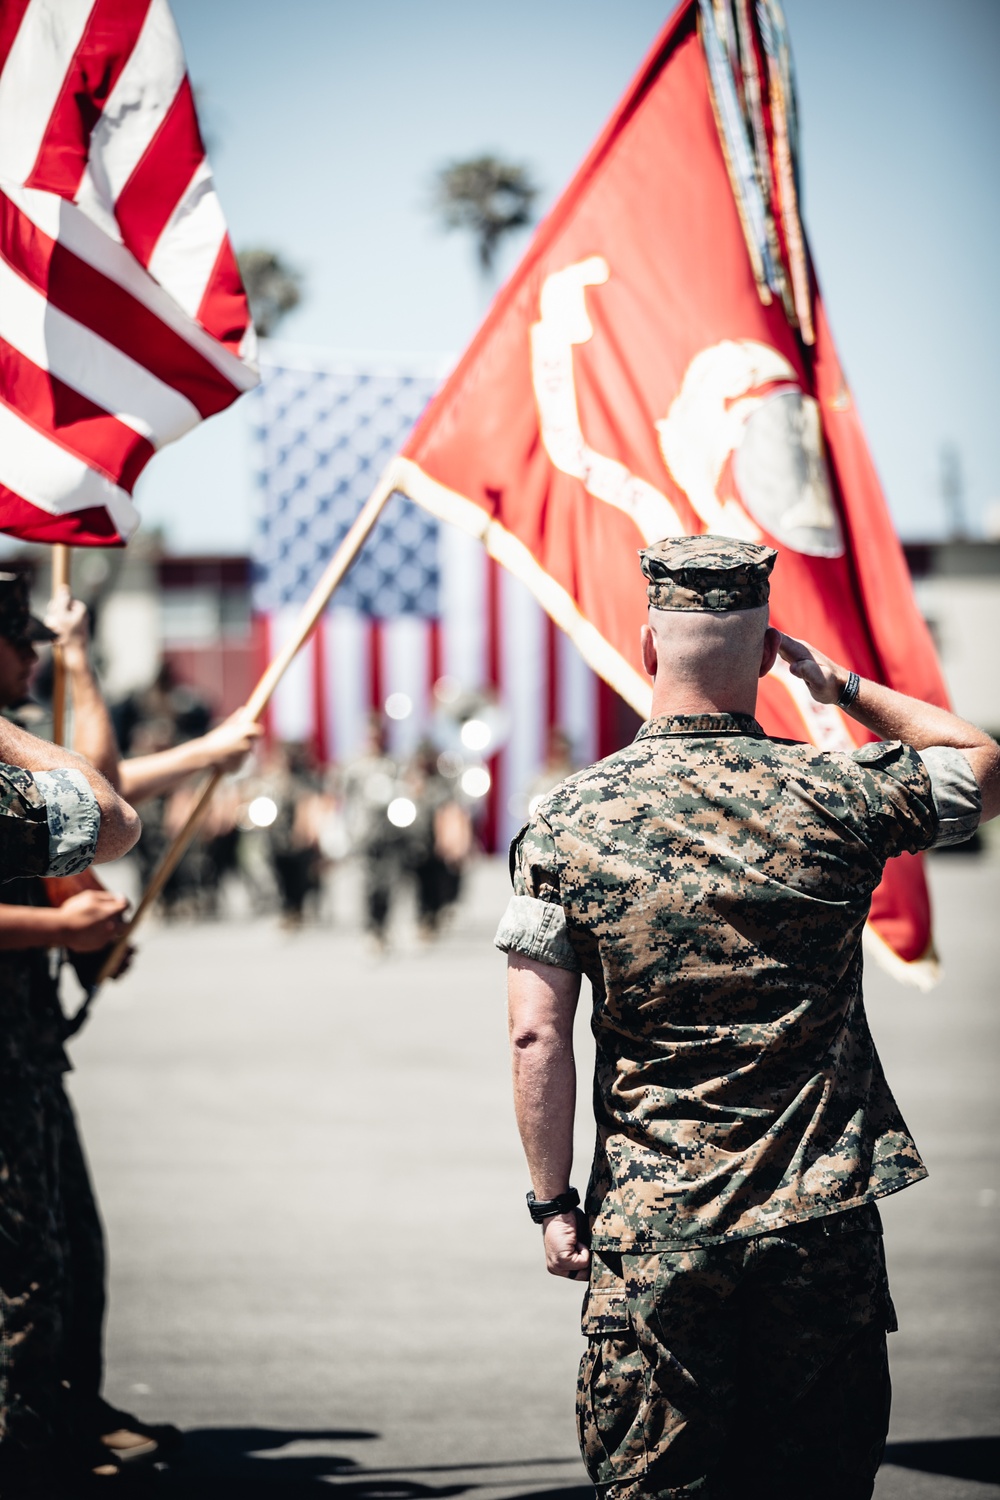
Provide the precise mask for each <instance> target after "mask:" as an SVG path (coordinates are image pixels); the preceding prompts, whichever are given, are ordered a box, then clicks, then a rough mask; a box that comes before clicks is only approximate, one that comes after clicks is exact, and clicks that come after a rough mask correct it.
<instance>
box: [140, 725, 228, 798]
mask: <svg viewBox="0 0 1000 1500" xmlns="http://www.w3.org/2000/svg"><path fill="white" fill-rule="evenodd" d="M211 765H212V757H211V753H210V751H209V750H207V749H206V747H205V742H204V738H202V739H197V740H187V741H185V743H184V744H183V745H173V746H172V747H171V748H170V749H169V750H158V751H157V752H156V753H155V754H153V755H136V756H134V757H133V758H132V759H131V760H123V761H122V762H121V764H120V766H119V768H118V774H119V779H120V783H121V789H122V796H123V797H126V798H127V799H128V801H129V802H145V801H147V800H148V799H149V798H150V797H164V796H166V795H167V793H168V792H172V791H173V790H174V789H175V787H177V786H179V785H180V783H181V782H182V781H184V780H185V778H186V777H188V776H192V775H194V773H195V772H196V771H204V770H207V769H208V768H209V767H210V766H211Z"/></svg>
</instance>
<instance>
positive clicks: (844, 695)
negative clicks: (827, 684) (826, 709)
mask: <svg viewBox="0 0 1000 1500" xmlns="http://www.w3.org/2000/svg"><path fill="white" fill-rule="evenodd" d="M860 691H861V678H860V677H859V676H858V674H857V672H850V673H848V677H847V681H846V682H845V683H844V686H843V689H842V691H841V694H840V697H839V698H838V699H837V707H838V708H850V706H851V704H852V703H853V702H854V700H855V698H856V697H857V696H858V693H859V692H860Z"/></svg>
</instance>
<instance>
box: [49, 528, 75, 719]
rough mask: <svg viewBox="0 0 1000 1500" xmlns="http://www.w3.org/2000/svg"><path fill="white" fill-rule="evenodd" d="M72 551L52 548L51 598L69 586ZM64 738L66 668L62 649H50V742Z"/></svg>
mask: <svg viewBox="0 0 1000 1500" xmlns="http://www.w3.org/2000/svg"><path fill="white" fill-rule="evenodd" d="M71 561H72V549H71V548H70V547H68V546H67V545H66V543H65V542H56V543H55V545H54V546H53V548H52V598H53V599H54V598H55V597H56V594H57V593H58V592H59V590H60V589H63V588H65V589H68V588H69V586H70V583H69V576H70V563H71ZM65 737H66V666H65V663H64V662H63V649H62V647H61V646H60V645H58V644H55V645H53V647H52V742H53V744H56V745H61V744H62V742H63V740H64V739H65Z"/></svg>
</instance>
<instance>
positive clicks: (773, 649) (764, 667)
mask: <svg viewBox="0 0 1000 1500" xmlns="http://www.w3.org/2000/svg"><path fill="white" fill-rule="evenodd" d="M780 645H781V631H780V630H775V628H774V626H773V625H769V626H768V627H767V629H766V630H765V632H764V649H763V650H762V651H761V654H760V671H759V672H758V673H757V676H758V677H766V676H767V674H768V672H770V670H771V668H772V667H773V666H774V664H775V662H776V661H777V660H778V647H779V646H780Z"/></svg>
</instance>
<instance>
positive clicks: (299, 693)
mask: <svg viewBox="0 0 1000 1500" xmlns="http://www.w3.org/2000/svg"><path fill="white" fill-rule="evenodd" d="M444 373H445V366H444V364H443V362H442V361H440V360H438V361H431V362H426V361H425V362H420V361H416V360H412V359H411V360H405V361H385V360H378V359H374V358H372V359H362V360H358V359H352V360H349V361H340V360H337V359H335V358H329V359H315V358H312V357H310V356H306V355H305V354H303V353H300V352H296V353H295V354H294V355H291V354H290V355H289V356H288V357H285V358H283V357H281V356H279V355H278V354H277V353H275V352H269V353H268V354H267V355H266V356H265V358H264V360H263V361H262V381H261V386H260V389H259V390H258V391H257V392H256V393H255V396H254V406H255V410H256V425H257V434H256V435H257V443H258V454H259V465H260V483H261V488H262V506H261V515H260V521H259V526H258V532H257V540H256V543H255V549H254V556H255V572H256V584H255V608H256V610H257V613H258V615H259V616H261V617H262V618H263V621H264V624H265V628H266V633H267V638H268V651H267V655H268V656H269V657H271V656H273V655H274V654H275V653H276V651H277V650H278V649H280V647H281V645H282V644H283V642H284V640H285V639H286V637H287V635H288V633H289V632H290V631H291V629H292V628H293V626H294V623H295V620H296V617H297V615H298V613H299V610H300V608H301V606H302V604H303V602H304V601H305V599H306V598H307V596H308V594H309V591H310V589H311V588H312V586H313V584H314V583H315V581H316V579H317V577H318V576H319V574H320V572H321V571H322V569H323V567H324V566H325V564H326V563H327V561H328V560H329V558H330V556H331V555H332V553H333V551H334V549H335V548H336V546H337V545H338V543H339V542H340V541H341V539H342V537H343V536H344V533H345V532H346V531H347V528H348V527H349V525H350V524H351V522H352V521H353V520H354V518H355V516H356V515H357V513H358V511H359V510H360V509H361V506H362V505H363V503H364V501H365V500H366V499H367V497H368V495H369V493H370V492H371V490H372V489H373V488H374V486H375V483H376V481H377V479H378V477H379V475H380V473H381V471H382V470H383V468H384V467H385V464H386V463H387V461H388V460H389V459H390V458H391V457H392V455H393V454H394V453H395V452H396V451H397V450H398V449H399V447H400V446H401V444H402V443H403V442H405V440H406V438H407V437H408V435H409V433H410V430H411V429H412V427H413V425H414V423H415V422H416V420H417V418H418V417H419V416H420V414H421V412H422V411H423V409H424V407H425V406H426V404H427V402H428V401H429V400H430V398H431V396H432V395H433V394H434V392H435V391H436V390H437V388H438V386H439V384H440V381H441V378H442V376H443V375H444ZM442 678H445V679H450V680H451V682H452V683H453V684H454V685H455V687H457V688H459V689H460V690H461V691H462V692H463V693H464V694H475V695H481V696H482V697H483V698H484V699H485V698H496V699H497V700H498V701H499V703H500V704H501V706H502V708H503V709H505V710H506V713H505V715H504V717H505V719H506V721H507V724H508V726H509V728H508V733H507V736H506V738H505V740H504V743H503V745H502V748H501V750H500V752H499V753H498V754H497V755H496V756H495V757H494V758H493V759H492V761H491V765H490V770H491V773H492V778H493V780H492V785H491V790H490V794H489V805H488V808H487V817H486V837H487V840H488V841H489V842H490V843H496V844H501V845H502V843H503V841H504V840H506V839H508V838H510V837H511V836H512V835H513V833H514V832H516V830H517V827H518V826H519V824H520V823H521V822H523V820H524V815H525V812H526V808H527V793H528V790H529V789H530V787H531V785H532V782H533V780H534V778H535V777H536V776H537V774H538V772H539V769H540V767H541V766H542V764H543V762H544V760H545V755H546V750H547V745H548V742H549V739H550V734H551V731H552V730H554V729H560V730H562V731H563V732H564V733H565V734H566V735H567V736H568V738H569V740H570V742H571V744H572V747H573V752H574V757H575V759H576V760H577V762H578V763H580V764H586V763H588V762H590V761H592V760H594V759H595V758H596V757H597V756H598V755H599V754H607V753H609V752H610V751H611V750H612V749H614V748H617V746H618V744H619V743H620V740H621V737H622V733H623V732H624V733H626V734H627V733H628V727H627V726H624V727H623V724H622V713H621V706H620V704H619V700H618V699H617V698H616V696H615V695H614V694H613V693H612V692H611V690H610V689H609V688H607V687H606V685H605V684H604V683H602V682H600V681H599V680H598V678H597V677H596V676H595V674H594V673H593V672H592V671H591V670H590V668H589V667H588V666H587V665H586V664H585V663H584V661H583V659H582V657H581V656H580V655H579V653H578V652H577V650H576V648H575V646H573V645H572V643H571V642H570V640H569V639H568V637H567V636H565V635H564V634H563V633H562V631H560V630H558V629H557V628H556V627H555V626H554V625H553V623H552V621H551V620H550V619H549V617H548V616H547V615H546V614H545V613H544V611H543V610H542V609H541V607H540V606H539V604H538V603H537V601H536V600H535V598H534V597H533V595H532V594H531V593H530V591H529V590H528V589H527V588H526V587H525V586H524V584H523V583H521V582H520V581H519V580H518V579H517V578H515V577H514V576H513V575H512V574H511V573H509V572H507V571H506V570H504V569H501V568H500V567H498V565H497V564H496V563H495V562H494V561H493V560H492V559H491V558H489V557H488V556H487V554H486V550H485V548H484V547H483V546H482V544H481V543H480V542H479V541H478V540H476V539H475V538H473V537H470V536H469V535H468V534H467V533H466V532H463V531H461V530H459V529H457V528H455V527H452V526H448V525H443V524H441V523H440V522H439V521H437V520H436V519H435V518H434V517H433V516H430V515H428V514H427V512H426V511H424V510H421V509H419V508H418V507H417V506H415V505H414V504H413V503H412V501H409V500H407V499H405V498H404V497H403V496H402V495H398V494H397V495H394V496H393V497H392V498H391V499H390V501H389V502H388V505H387V507H386V510H385V511H384V512H383V515H382V518H381V520H380V521H379V523H378V525H377V527H376V529H375V531H374V533H373V534H372V536H371V537H370V538H369V540H368V541H367V543H366V544H365V546H364V548H363V550H362V552H361V554H360V556H359V557H358V559H357V561H356V562H355V564H354V566H353V567H352V569H351V571H350V572H349V573H348V575H347V577H346V579H345V580H344V582H343V584H342V585H341V586H340V588H339V589H338V590H337V593H336V594H335V595H334V599H333V604H332V606H331V608H330V609H329V610H328V611H327V613H326V615H325V616H324V618H323V620H322V621H321V623H320V626H319V628H318V630H317V631H316V633H315V635H314V636H313V637H312V639H311V640H310V642H309V643H308V645H307V646H306V647H305V648H304V649H303V650H302V652H301V653H300V654H299V656H298V657H297V658H296V660H295V662H294V663H293V665H292V667H291V668H290V670H289V672H288V673H287V675H286V677H285V678H284V680H283V681H282V683H281V685H280V686H279V688H278V691H277V693H276V695H275V698H274V701H273V703H272V706H271V728H272V730H273V732H274V733H275V735H276V736H277V737H278V738H280V739H284V740H294V741H307V742H310V743H311V744H312V745H313V746H314V747H315V749H316V751H317V752H318V754H319V756H320V758H321V759H322V760H324V761H336V762H343V761H345V760H348V759H350V757H351V756H352V755H355V754H356V753H357V752H358V751H360V750H361V748H362V746H363V744H364V740H365V735H366V730H367V725H368V721H369V716H370V715H371V713H372V712H380V711H382V710H383V709H384V705H385V703H386V701H387V700H388V699H389V698H390V696H391V695H393V694H404V695H405V696H406V697H407V698H408V699H409V700H410V703H411V704H412V710H411V712H410V713H409V714H408V715H407V716H406V717H405V718H404V719H401V720H397V721H392V720H390V721H389V733H390V747H391V748H392V749H393V750H394V751H395V752H396V753H398V754H406V753H408V752H409V751H411V750H412V749H413V748H414V746H415V745H416V743H417V741H418V739H419V738H420V737H421V736H422V735H423V734H425V733H426V732H427V730H428V728H429V726H430V723H431V719H432V717H433V713H434V707H435V703H434V691H433V690H434V685H435V683H436V682H439V681H440V680H441V679H442Z"/></svg>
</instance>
